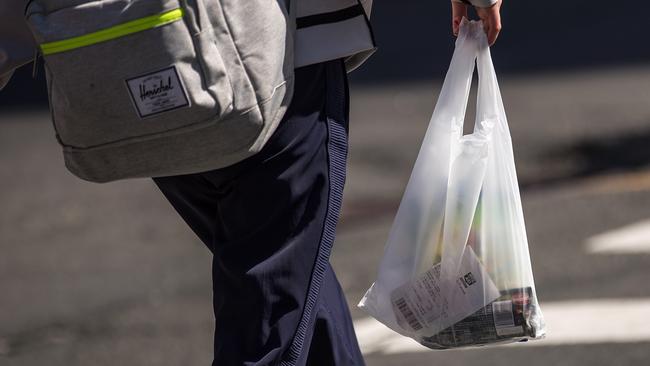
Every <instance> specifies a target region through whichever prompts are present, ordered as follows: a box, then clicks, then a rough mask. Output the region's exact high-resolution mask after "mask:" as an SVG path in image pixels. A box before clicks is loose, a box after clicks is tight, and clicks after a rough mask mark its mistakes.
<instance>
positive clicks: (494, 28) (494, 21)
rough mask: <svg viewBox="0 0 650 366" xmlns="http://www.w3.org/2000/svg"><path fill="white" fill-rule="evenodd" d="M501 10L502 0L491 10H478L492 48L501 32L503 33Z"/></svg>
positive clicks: (490, 8)
mask: <svg viewBox="0 0 650 366" xmlns="http://www.w3.org/2000/svg"><path fill="white" fill-rule="evenodd" d="M500 8H501V0H499V1H498V2H497V3H496V4H494V5H493V6H491V7H489V8H479V9H477V13H478V16H479V18H481V20H482V21H483V30H484V31H485V34H486V36H487V40H488V43H489V44H490V46H492V45H493V44H494V42H496V40H497V38H498V37H499V32H501V15H500Z"/></svg>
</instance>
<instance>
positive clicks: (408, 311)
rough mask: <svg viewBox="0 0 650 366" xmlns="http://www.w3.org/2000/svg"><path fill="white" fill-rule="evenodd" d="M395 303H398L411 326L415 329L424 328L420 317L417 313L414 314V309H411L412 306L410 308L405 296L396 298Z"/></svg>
mask: <svg viewBox="0 0 650 366" xmlns="http://www.w3.org/2000/svg"><path fill="white" fill-rule="evenodd" d="M395 305H397V308H398V309H399V311H400V312H401V313H402V315H403V316H404V318H405V319H406V321H407V322H408V323H409V325H410V326H411V328H413V330H420V329H422V324H420V322H419V321H418V319H417V318H416V317H415V314H413V311H412V310H411V308H409V306H408V304H407V303H406V300H404V298H403V297H400V298H398V299H397V300H395Z"/></svg>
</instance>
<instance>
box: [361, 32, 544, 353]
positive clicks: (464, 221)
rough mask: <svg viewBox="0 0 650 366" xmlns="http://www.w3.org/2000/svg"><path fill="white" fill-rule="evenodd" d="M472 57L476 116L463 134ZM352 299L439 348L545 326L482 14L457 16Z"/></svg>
mask: <svg viewBox="0 0 650 366" xmlns="http://www.w3.org/2000/svg"><path fill="white" fill-rule="evenodd" d="M475 62H476V64H477V65H478V75H479V86H478V103H477V112H476V122H475V126H474V132H473V133H472V134H468V135H463V121H464V117H465V109H466V106H467V99H468V96H469V90H470V86H471V80H472V74H473V72H474V65H475ZM359 306H360V307H361V308H362V309H364V310H365V311H366V312H368V313H369V314H370V315H372V316H373V317H375V318H376V319H377V320H379V321H381V322H382V323H384V324H385V325H386V326H388V327H390V328H391V329H393V330H394V331H396V332H398V333H401V334H403V335H405V336H408V337H411V338H413V339H415V340H417V341H418V342H420V343H422V344H423V345H425V346H427V347H430V348H436V349H444V348H455V347H466V346H477V345H485V344H490V343H504V342H514V341H522V340H527V339H535V338H541V337H542V336H543V335H544V334H545V326H544V321H543V317H542V313H541V310H540V308H539V304H538V302H537V297H536V293H535V285H534V281H533V274H532V268H531V263H530V257H529V254H528V240H527V238H526V229H525V225H524V217H523V211H522V207H521V199H520V196H519V188H518V183H517V176H516V172H515V165H514V157H513V153H512V143H511V138H510V132H509V131H508V123H507V120H506V115H505V111H504V108H503V103H502V100H501V95H500V92H499V86H498V84H497V79H496V74H495V72H494V67H493V65H492V59H491V56H490V49H489V46H488V44H487V39H486V37H485V34H484V32H483V29H482V25H481V23H480V22H476V21H471V22H470V21H467V20H463V22H462V24H461V28H460V34H459V36H458V39H457V40H456V49H455V51H454V55H453V57H452V60H451V65H450V67H449V71H448V72H447V76H446V78H445V82H444V84H443V87H442V91H441V93H440V96H439V98H438V102H437V104H436V107H435V110H434V112H433V116H432V117H431V121H430V123H429V127H428V129H427V132H426V135H425V138H424V141H423V143H422V147H421V149H420V153H419V155H418V158H417V161H416V163H415V167H414V168H413V172H412V173H411V178H410V180H409V182H408V185H407V187H406V191H405V193H404V196H403V198H402V202H401V204H400V207H399V210H398V212H397V216H396V218H395V221H394V223H393V226H392V229H391V231H390V234H389V238H388V242H387V244H386V249H385V253H384V257H383V259H382V261H381V263H380V267H379V273H378V276H377V280H376V281H375V283H374V284H373V285H372V286H371V287H370V289H369V290H368V291H367V293H366V294H365V296H364V298H363V299H362V300H361V302H360V303H359Z"/></svg>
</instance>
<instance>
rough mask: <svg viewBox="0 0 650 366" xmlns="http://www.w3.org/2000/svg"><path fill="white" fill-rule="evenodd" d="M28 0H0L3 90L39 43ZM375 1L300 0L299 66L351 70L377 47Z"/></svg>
mask: <svg viewBox="0 0 650 366" xmlns="http://www.w3.org/2000/svg"><path fill="white" fill-rule="evenodd" d="M133 1H137V0H133ZM26 3H27V0H2V1H0V19H2V21H1V22H0V89H1V88H2V87H3V86H4V85H5V84H6V83H7V82H8V81H9V78H10V77H11V74H12V72H13V70H14V69H16V68H17V67H19V66H21V65H24V64H26V63H29V62H30V61H32V60H33V58H34V55H35V49H36V47H35V44H34V40H33V38H32V35H31V33H30V31H29V29H28V28H27V25H26V23H25V21H24V20H23V19H24V16H23V12H24V9H25V4H26ZM371 8H372V0H296V17H297V19H296V23H297V24H296V28H297V29H296V35H295V37H294V40H295V47H294V48H295V50H294V52H295V56H294V57H295V62H294V63H295V67H300V66H305V65H309V64H313V63H317V62H321V61H327V60H331V59H336V58H345V59H346V65H347V67H348V70H350V71H351V70H353V69H355V68H356V67H358V66H359V65H360V64H361V63H363V62H364V61H365V60H366V59H367V58H368V57H369V56H370V55H371V54H372V53H373V52H374V50H375V42H374V39H373V36H372V31H371V29H370V24H369V22H368V17H369V16H370V10H371Z"/></svg>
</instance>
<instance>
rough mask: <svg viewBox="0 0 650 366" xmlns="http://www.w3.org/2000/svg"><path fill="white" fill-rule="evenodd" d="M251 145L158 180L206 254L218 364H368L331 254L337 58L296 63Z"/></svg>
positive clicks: (341, 74)
mask: <svg viewBox="0 0 650 366" xmlns="http://www.w3.org/2000/svg"><path fill="white" fill-rule="evenodd" d="M295 78H296V79H295V92H294V97H293V101H292V103H291V105H290V107H289V108H288V111H287V112H286V115H285V116H284V118H283V119H282V121H281V122H280V124H279V126H278V128H277V130H276V131H275V132H274V134H273V135H272V136H271V138H270V139H269V141H268V143H267V144H266V145H265V146H264V148H263V149H262V150H261V151H260V152H259V153H257V154H255V155H253V156H251V157H249V158H247V159H245V160H243V161H241V162H239V163H236V164H234V165H231V166H228V167H226V168H222V169H216V170H211V171H206V172H201V173H196V174H188V175H178V176H169V177H159V178H154V182H155V183H156V184H157V186H158V187H159V189H160V190H161V191H162V192H163V194H164V195H165V197H166V198H167V199H168V200H169V201H170V203H171V204H172V205H173V207H174V208H175V209H176V211H178V213H179V214H180V215H181V217H182V218H183V219H184V220H185V221H186V222H187V224H188V225H189V226H190V227H191V228H192V230H193V231H194V232H195V233H196V234H197V235H198V236H199V238H200V239H201V240H202V241H203V242H204V243H205V244H206V246H207V247H208V248H209V249H210V251H211V252H212V254H213V262H212V276H213V296H214V298H213V302H214V315H215V322H216V327H215V335H214V362H213V365H214V366H237V365H256V366H257V365H259V366H261V365H280V366H289V365H291V366H293V365H310V366H314V365H318V366H320V365H322V366H338V365H346V366H347V365H364V362H363V358H362V356H361V352H360V350H359V346H358V343H357V340H356V336H355V334H354V329H353V327H352V320H351V318H350V312H349V309H348V307H347V304H346V301H345V298H344V295H343V292H342V290H341V287H340V285H339V283H338V280H337V279H336V276H335V274H334V271H333V270H332V267H331V265H330V263H329V256H330V252H331V249H332V244H333V242H334V232H335V228H336V223H337V220H338V217H339V211H340V208H341V200H342V195H343V186H344V184H345V173H346V157H347V146H348V145H347V144H348V142H347V137H348V115H349V106H348V104H349V94H348V84H347V76H346V74H345V69H344V67H343V63H342V61H341V60H335V61H329V62H325V63H320V64H315V65H310V66H305V67H301V68H298V69H296V74H295Z"/></svg>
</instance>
